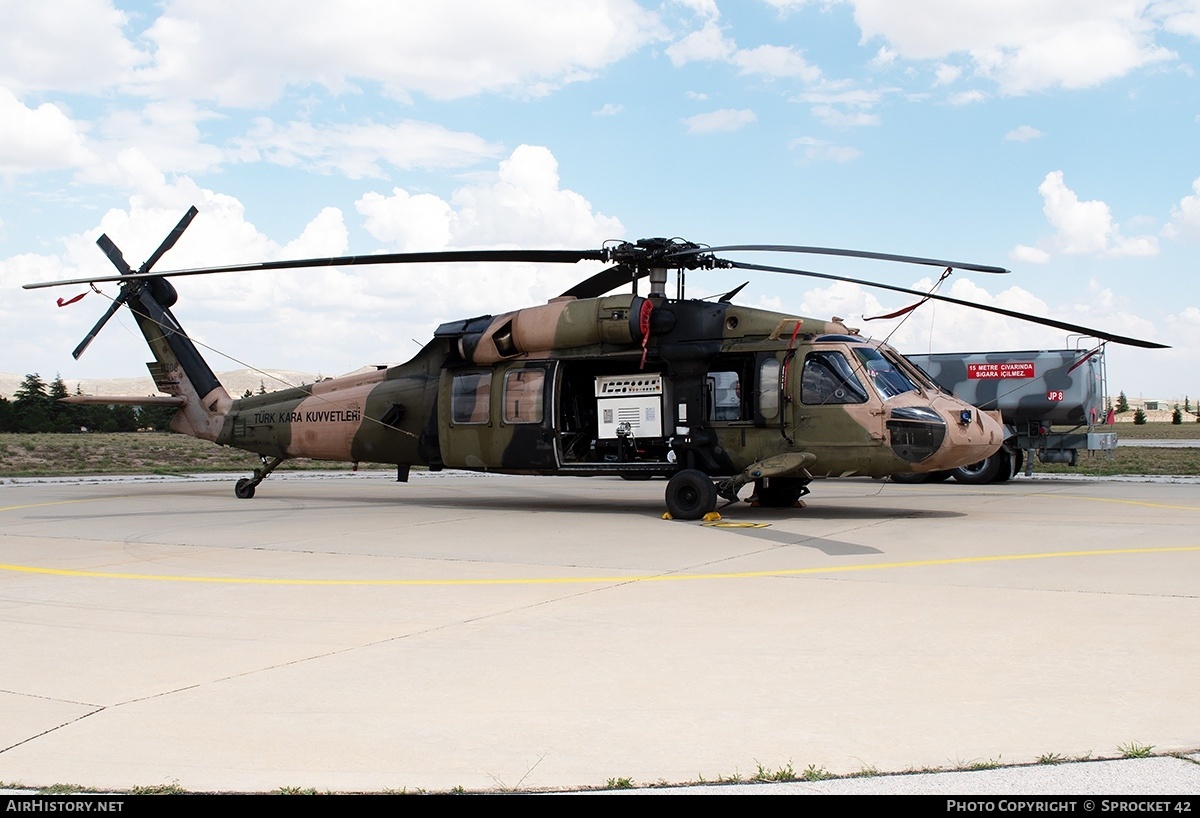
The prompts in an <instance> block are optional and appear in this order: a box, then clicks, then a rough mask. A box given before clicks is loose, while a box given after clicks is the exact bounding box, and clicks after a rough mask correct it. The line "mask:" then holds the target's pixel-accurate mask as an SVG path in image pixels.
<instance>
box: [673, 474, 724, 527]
mask: <svg viewBox="0 0 1200 818" xmlns="http://www.w3.org/2000/svg"><path fill="white" fill-rule="evenodd" d="M716 507H717V487H716V486H714V485H713V481H712V480H711V479H710V478H709V476H708V475H707V474H705V473H704V472H702V471H700V470H699V469H684V470H683V471H681V472H677V473H676V474H675V476H673V477H672V478H671V479H670V480H669V481H668V482H667V511H669V512H671V516H672V517H674V518H675V519H677V520H699V519H700V518H701V517H703V516H704V515H705V514H708V513H709V512H710V511H712V510H714V509H715V508H716Z"/></svg>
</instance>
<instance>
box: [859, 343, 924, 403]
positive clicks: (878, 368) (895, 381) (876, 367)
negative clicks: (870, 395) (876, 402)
mask: <svg viewBox="0 0 1200 818" xmlns="http://www.w3.org/2000/svg"><path fill="white" fill-rule="evenodd" d="M854 355H855V356H856V357H857V358H858V360H859V362H860V363H861V364H862V366H863V369H865V370H866V371H867V376H868V377H869V378H870V381H871V385H872V386H874V387H875V391H876V392H878V393H879V397H881V398H883V399H884V400H887V399H888V398H894V397H896V396H897V395H902V394H904V393H905V392H912V391H914V390H916V388H917V386H916V384H914V383H913V382H912V381H910V380H909V379H908V377H907V376H906V375H905V374H904V373H903V372H901V371H900V370H899V369H897V368H896V367H895V366H894V365H893V364H892V362H891V361H889V360H888V359H887V358H885V357H884V356H883V354H882V353H880V351H879V350H878V349H875V348H874V347H868V346H863V345H861V344H860V345H856V346H855V347H854Z"/></svg>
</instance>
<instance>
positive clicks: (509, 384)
mask: <svg viewBox="0 0 1200 818" xmlns="http://www.w3.org/2000/svg"><path fill="white" fill-rule="evenodd" d="M555 367H556V363H555V362H553V361H520V362H515V363H511V364H507V365H503V366H497V367H475V368H464V369H457V370H444V371H443V372H442V376H441V381H440V383H439V385H438V440H439V441H440V445H441V455H442V462H443V463H444V464H445V465H446V466H447V467H449V468H458V469H475V470H487V469H497V470H505V471H553V470H554V469H555V468H556V467H557V465H558V460H557V457H556V454H555V440H554V408H553V407H554V388H553V385H554V376H555Z"/></svg>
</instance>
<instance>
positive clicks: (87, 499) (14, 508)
mask: <svg viewBox="0 0 1200 818" xmlns="http://www.w3.org/2000/svg"><path fill="white" fill-rule="evenodd" d="M133 496H135V495H132V494H123V495H119V496H116V497H112V496H109V497H82V498H79V499H77V500H51V501H50V502H48V503H29V504H28V505H24V506H4V507H2V508H0V512H3V511H19V510H21V509H23V508H43V507H45V506H65V505H69V504H71V503H95V502H98V501H100V500H125V499H128V498H129V497H133Z"/></svg>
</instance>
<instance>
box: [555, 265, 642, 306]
mask: <svg viewBox="0 0 1200 818" xmlns="http://www.w3.org/2000/svg"><path fill="white" fill-rule="evenodd" d="M648 274H649V273H648V272H647V271H645V270H641V269H639V268H636V267H630V266H629V265H628V264H617V265H614V266H612V267H605V268H604V269H603V270H601V271H600V272H598V273H596V274H595V275H593V276H589V277H588V278H585V279H584V280H583V281H580V282H579V283H578V284H576V285H575V286H574V287H572V288H571V289H569V290H567V291H566V292H565V293H563V294H562V295H560V296H559V298H566V297H572V298H599V297H600V296H602V295H604V294H605V293H608V292H612V291H613V290H615V289H616V288H617V287H620V286H621V285H623V284H629V283H630V282H632V281H634V280H636V279H639V278H644V277H645V276H647V275H648Z"/></svg>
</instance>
